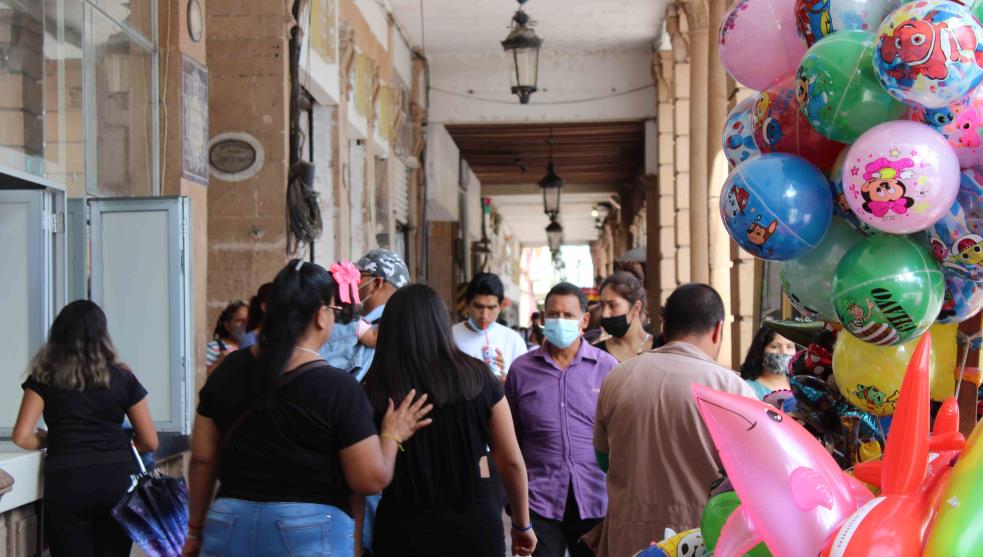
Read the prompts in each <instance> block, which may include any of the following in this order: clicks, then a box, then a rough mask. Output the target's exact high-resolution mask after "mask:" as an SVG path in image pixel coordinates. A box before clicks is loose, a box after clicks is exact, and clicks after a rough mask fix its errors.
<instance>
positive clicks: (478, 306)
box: [453, 273, 526, 381]
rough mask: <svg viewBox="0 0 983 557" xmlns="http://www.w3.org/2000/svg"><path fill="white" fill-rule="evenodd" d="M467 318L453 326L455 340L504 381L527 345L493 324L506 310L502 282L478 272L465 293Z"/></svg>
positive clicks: (517, 334)
mask: <svg viewBox="0 0 983 557" xmlns="http://www.w3.org/2000/svg"><path fill="white" fill-rule="evenodd" d="M464 299H465V301H466V303H467V310H468V319H467V321H463V322H461V323H458V324H457V325H454V329H453V330H454V340H455V341H456V342H457V346H458V348H460V349H461V350H462V351H463V352H464V353H466V354H468V355H471V356H474V357H475V358H478V359H479V360H483V361H485V362H486V363H487V364H488V365H489V367H491V369H492V371H493V372H494V373H495V374H496V375H498V376H499V377H500V378H501V379H502V380H503V381H504V380H505V375H506V373H508V370H509V366H511V365H512V361H513V360H515V359H516V358H518V357H519V356H521V355H523V354H525V353H526V342H525V341H524V340H522V336H520V335H519V333H517V332H515V331H513V330H512V329H510V328H508V327H506V326H504V325H500V324H498V323H497V322H496V320H497V319H498V314H499V313H501V312H502V310H503V309H505V308H507V307H508V304H509V301H508V300H506V299H505V287H504V286H502V279H500V278H498V275H493V274H491V273H478V274H476V275H475V276H474V278H473V279H471V282H470V283H469V284H468V290H467V292H465V293H464Z"/></svg>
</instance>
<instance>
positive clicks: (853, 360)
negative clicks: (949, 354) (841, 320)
mask: <svg viewBox="0 0 983 557" xmlns="http://www.w3.org/2000/svg"><path fill="white" fill-rule="evenodd" d="M919 338H920V337H919ZM919 338H914V339H912V340H910V341H908V342H906V343H904V344H900V345H897V346H875V345H873V344H869V343H866V342H863V341H862V340H858V339H857V338H856V337H854V336H853V335H850V334H844V333H842V332H841V333H840V334H839V335H838V336H837V337H836V345H835V346H834V347H833V376H834V377H835V378H836V385H837V387H839V389H840V392H841V393H843V396H845V397H846V398H847V400H849V401H850V404H853V405H854V406H856V407H857V408H860V409H861V410H865V411H867V412H871V413H873V414H876V415H878V416H889V415H891V414H894V409H895V405H896V404H897V403H898V392H899V390H900V389H901V380H902V379H903V378H904V374H905V371H906V370H907V369H908V360H910V359H911V355H912V353H913V352H914V351H915V346H917V345H918V340H919ZM932 340H933V341H934V340H935V337H934V336H933V337H932ZM932 348H933V350H932V357H931V362H930V364H929V378H930V381H932V382H934V380H935V376H936V373H935V369H936V361H937V358H938V356H937V354H938V352H937V351H936V350H934V348H935V346H934V342H933V346H932Z"/></svg>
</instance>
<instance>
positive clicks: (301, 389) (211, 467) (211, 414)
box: [183, 260, 430, 557]
mask: <svg viewBox="0 0 983 557" xmlns="http://www.w3.org/2000/svg"><path fill="white" fill-rule="evenodd" d="M349 265H350V264H349ZM354 276H355V277H357V276H358V274H357V272H355V274H354ZM340 280H344V281H346V282H343V283H342V286H343V287H344V289H345V290H344V291H343V293H342V292H339V285H338V284H336V282H335V281H334V280H333V279H332V276H331V275H330V274H328V272H327V271H325V270H324V269H323V268H321V267H320V266H318V265H315V264H313V263H304V262H303V261H300V260H293V261H291V262H290V263H289V264H288V265H287V266H286V267H284V268H283V270H281V271H280V273H279V274H277V276H276V279H275V280H274V281H273V286H272V287H271V289H270V296H269V300H268V302H267V312H266V317H265V320H264V322H263V326H262V329H261V332H260V338H259V344H258V345H257V346H254V347H252V348H250V349H248V350H240V351H238V352H235V353H233V354H230V355H229V356H228V357H227V358H226V359H225V361H224V362H222V364H221V365H220V366H219V367H218V368H217V369H216V370H215V371H214V372H213V373H212V375H211V376H210V377H209V378H208V381H207V382H206V383H205V386H204V387H202V389H201V392H200V394H199V404H198V415H197V417H196V418H195V426H194V432H193V435H192V438H191V467H190V469H189V479H190V486H189V490H190V496H191V501H190V508H189V523H188V541H187V543H186V544H185V548H184V552H183V554H184V555H198V554H199V552H201V554H202V555H208V556H240V555H250V556H253V557H264V556H274V555H276V556H279V555H332V556H341V557H350V556H352V555H353V554H354V552H355V542H354V537H353V536H354V521H353V519H352V516H351V514H352V511H351V505H350V498H351V496H352V493H353V492H354V493H377V492H379V491H381V490H382V489H383V488H384V487H385V486H386V485H387V484H388V483H389V480H390V479H391V478H392V473H393V466H394V464H395V460H396V451H397V448H398V447H399V445H400V444H401V443H403V442H404V441H406V440H407V439H409V438H410V437H411V436H412V435H413V433H414V432H415V431H416V430H417V429H419V428H420V427H423V426H425V425H427V424H428V423H429V420H426V419H424V416H425V415H426V414H427V413H428V412H429V410H430V408H429V407H427V406H424V403H425V400H426V397H425V396H424V397H420V398H419V400H417V401H416V402H414V401H413V400H412V399H413V397H414V393H413V392H412V391H410V392H408V393H407V394H406V397H405V398H404V399H401V400H402V404H400V406H399V408H398V409H395V410H394V409H393V404H392V402H389V404H388V407H387V411H386V413H385V417H384V419H383V420H382V426H381V430H382V434H381V435H376V428H375V425H374V424H373V421H372V409H371V407H370V405H369V401H368V399H367V398H366V396H365V392H364V391H363V390H362V389H361V386H360V385H359V384H358V383H357V382H356V381H355V379H354V378H353V377H352V376H351V375H349V374H348V373H345V372H343V371H340V370H338V369H335V368H332V367H330V366H329V365H327V364H326V363H324V361H323V360H322V359H321V357H320V355H319V354H318V352H317V349H318V348H319V347H320V346H321V345H323V344H324V343H325V342H326V341H327V340H328V338H329V337H330V336H331V329H332V327H333V326H334V322H335V318H336V315H338V314H339V313H341V314H349V313H350V311H348V310H349V309H350V308H343V307H341V306H340V305H338V303H339V302H338V300H339V299H346V300H347V299H348V296H349V295H352V296H354V294H355V293H357V290H352V289H353V288H355V289H357V285H355V284H352V283H351V282H347V281H349V280H351V278H350V275H348V274H343V275H342V277H341V279H340ZM216 479H218V480H220V481H221V482H220V488H219V492H218V497H217V499H216V500H215V502H214V503H211V500H212V494H213V493H214V489H215V482H216ZM209 503H211V506H210V507H209ZM206 512H207V515H206ZM202 530H204V531H202Z"/></svg>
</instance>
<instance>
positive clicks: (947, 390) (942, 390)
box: [928, 323, 959, 401]
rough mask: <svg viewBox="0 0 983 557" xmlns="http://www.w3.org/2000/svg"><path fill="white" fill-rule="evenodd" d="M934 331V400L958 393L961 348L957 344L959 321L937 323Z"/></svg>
mask: <svg viewBox="0 0 983 557" xmlns="http://www.w3.org/2000/svg"><path fill="white" fill-rule="evenodd" d="M928 332H930V333H932V352H933V355H934V357H935V377H934V379H933V380H932V400H938V401H942V400H945V399H947V398H949V397H950V396H952V395H954V394H955V393H956V366H958V365H959V361H958V357H959V348H958V346H957V345H956V334H957V333H959V324H958V323H949V324H948V325H944V324H942V323H936V324H935V325H932V328H931V329H929V330H928Z"/></svg>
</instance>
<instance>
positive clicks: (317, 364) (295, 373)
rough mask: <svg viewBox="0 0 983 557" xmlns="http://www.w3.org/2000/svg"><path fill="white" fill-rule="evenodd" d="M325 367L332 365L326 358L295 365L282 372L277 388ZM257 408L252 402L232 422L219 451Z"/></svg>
mask: <svg viewBox="0 0 983 557" xmlns="http://www.w3.org/2000/svg"><path fill="white" fill-rule="evenodd" d="M325 367H331V366H329V365H328V363H327V362H325V361H324V360H314V361H313V362H307V363H306V364H301V365H299V366H297V367H295V368H294V369H293V370H292V371H290V372H287V373H283V374H280V377H279V378H278V379H277V381H276V388H277V389H280V388H281V387H284V386H286V385H289V384H290V383H292V382H293V381H294V380H295V379H297V378H298V377H300V376H301V375H303V374H305V373H307V372H308V371H310V370H312V369H321V368H325ZM255 410H256V405H255V404H250V405H249V407H248V408H246V409H245V410H243V412H242V414H239V417H238V418H236V420H235V421H234V422H232V425H231V426H229V429H228V430H226V432H225V434H224V435H222V441H221V442H220V443H219V448H218V449H219V452H221V451H222V449H224V448H225V444H226V442H227V441H228V440H229V439H231V438H232V434H234V433H235V432H236V431H238V430H239V428H240V427H241V426H242V424H243V422H245V421H246V418H248V417H249V416H250V415H252V413H253V412H254V411H255Z"/></svg>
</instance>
